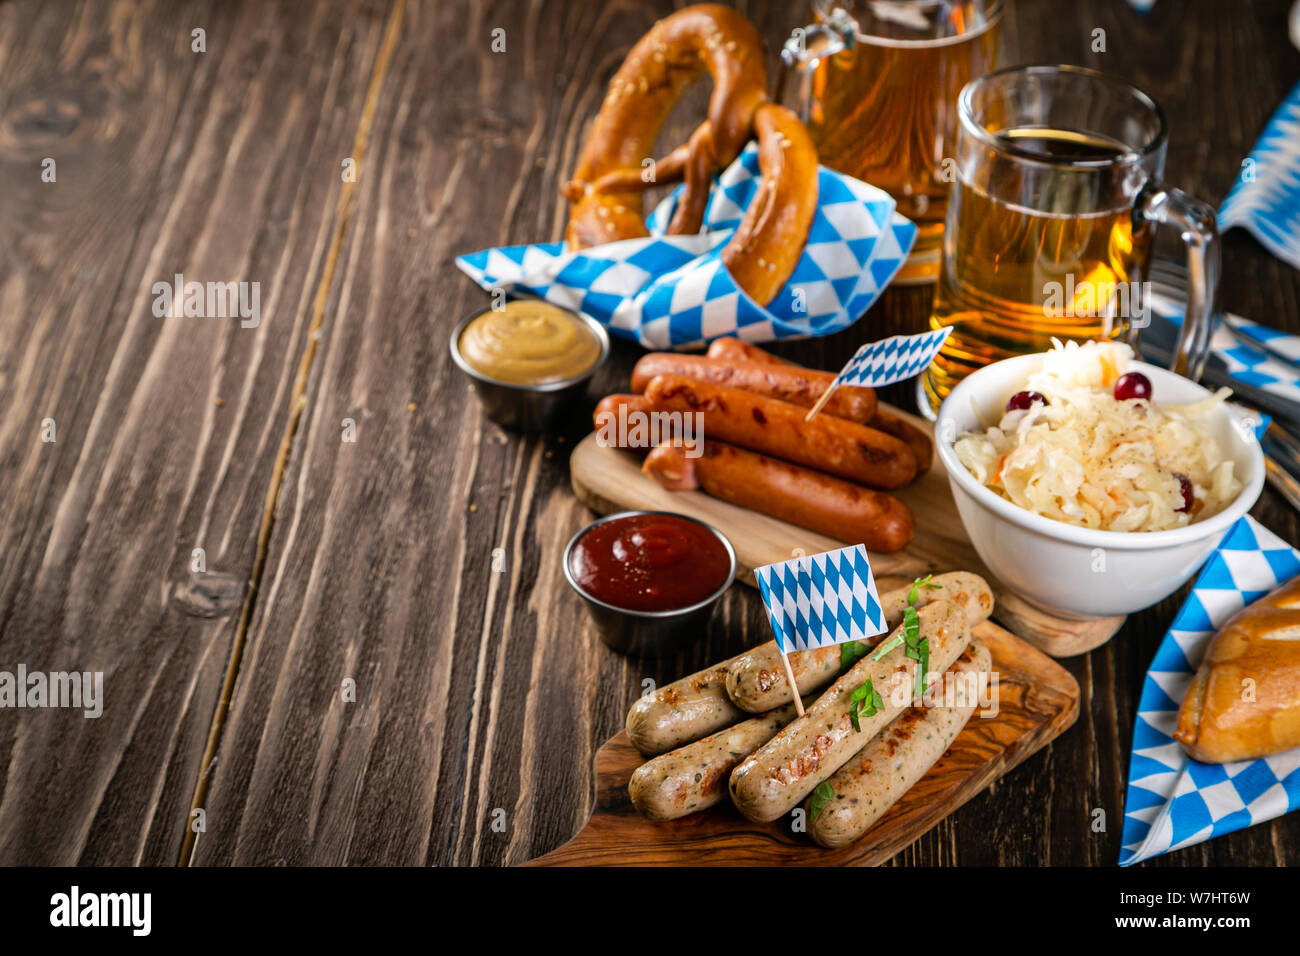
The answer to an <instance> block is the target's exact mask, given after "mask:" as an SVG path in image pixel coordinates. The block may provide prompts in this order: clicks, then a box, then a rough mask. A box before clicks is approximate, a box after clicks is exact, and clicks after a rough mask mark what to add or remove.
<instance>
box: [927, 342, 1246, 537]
mask: <svg viewBox="0 0 1300 956" xmlns="http://www.w3.org/2000/svg"><path fill="white" fill-rule="evenodd" d="M1054 345H1055V347H1054V348H1053V349H1052V351H1051V352H1049V353H1047V355H1046V357H1045V359H1044V361H1043V365H1042V368H1041V370H1040V371H1038V372H1036V373H1034V374H1033V375H1031V376H1030V378H1029V380H1028V381H1027V382H1026V383H1025V385H1024V388H1025V390H1026V391H1030V392H1037V393H1039V394H1040V395H1041V396H1043V397H1044V398H1046V400H1047V401H1046V404H1044V403H1042V402H1037V401H1035V402H1034V403H1033V404H1032V405H1030V407H1029V408H1027V409H1024V410H1016V411H1008V412H1006V413H1005V414H1004V415H1003V416H1002V419H1001V421H999V422H998V423H997V424H996V425H994V426H993V427H991V428H989V429H987V430H986V431H983V432H974V431H971V432H966V433H964V434H962V435H960V436H959V437H958V439H957V441H956V442H955V443H954V445H953V450H954V451H955V452H956V454H957V457H958V459H959V460H960V461H961V463H962V464H963V465H965V466H966V468H967V469H969V470H970V473H971V474H972V475H974V476H975V478H976V480H977V481H979V482H980V483H981V484H983V485H984V486H985V487H987V488H990V489H992V490H993V491H994V492H996V493H997V494H999V495H1001V496H1002V497H1003V498H1005V499H1007V500H1008V501H1010V502H1012V503H1013V504H1016V505H1019V506H1020V507H1021V508H1024V509H1026V510H1028V511H1032V512H1033V513H1034V514H1039V515H1043V516H1044V517H1047V518H1053V519H1055V520H1057V521H1064V522H1066V523H1067V524H1072V525H1077V526H1079V527H1082V528H1095V529H1098V530H1104V531H1166V530H1168V529H1170V528H1181V527H1183V526H1184V525H1187V524H1190V523H1191V522H1193V521H1197V520H1200V519H1203V518H1207V517H1209V516H1210V515H1212V514H1215V513H1216V512H1218V511H1220V510H1222V509H1223V508H1224V507H1226V506H1227V504H1228V503H1229V502H1230V501H1232V499H1233V498H1235V497H1236V496H1237V494H1238V493H1239V492H1240V491H1241V482H1240V480H1239V479H1238V478H1237V477H1236V475H1234V474H1233V466H1234V462H1233V461H1232V459H1230V458H1227V457H1225V456H1224V455H1223V453H1222V452H1221V450H1220V448H1219V444H1218V442H1217V441H1215V439H1214V438H1213V437H1211V435H1210V434H1209V432H1208V430H1207V429H1206V428H1205V427H1204V425H1203V421H1204V416H1205V415H1206V414H1207V413H1208V412H1210V411H1211V410H1212V409H1214V408H1217V407H1218V406H1219V405H1220V404H1221V403H1222V402H1223V401H1224V400H1225V399H1226V398H1227V397H1228V396H1229V395H1231V394H1232V392H1231V390H1230V389H1226V388H1221V389H1219V390H1218V392H1216V393H1215V394H1213V395H1211V396H1209V397H1207V398H1205V399H1204V400H1202V401H1199V402H1196V403H1195V404H1192V405H1164V404H1160V403H1159V401H1158V399H1159V394H1158V393H1157V394H1154V395H1152V397H1151V398H1150V399H1145V398H1137V399H1127V400H1123V401H1120V400H1117V399H1116V398H1115V397H1114V394H1113V389H1114V386H1115V382H1116V380H1117V379H1118V378H1119V377H1120V376H1121V375H1123V374H1125V372H1126V371H1127V369H1128V364H1129V361H1130V360H1131V359H1132V357H1133V351H1132V349H1130V348H1129V347H1128V346H1127V345H1124V344H1123V343H1119V342H1088V343H1085V344H1083V345H1079V344H1077V343H1074V342H1071V343H1067V344H1065V345H1062V344H1061V343H1060V342H1055V343H1054ZM1184 479H1185V480H1186V482H1185V481H1184ZM1189 487H1190V492H1191V497H1192V500H1191V501H1190V502H1189V501H1188V500H1187V497H1186V496H1185V494H1184V492H1185V491H1187V490H1188V489H1189Z"/></svg>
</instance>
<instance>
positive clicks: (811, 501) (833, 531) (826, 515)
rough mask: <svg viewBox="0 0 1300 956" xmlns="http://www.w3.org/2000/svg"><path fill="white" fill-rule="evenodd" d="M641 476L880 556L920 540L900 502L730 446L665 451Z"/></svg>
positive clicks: (650, 458)
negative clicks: (691, 452) (696, 453)
mask: <svg viewBox="0 0 1300 956" xmlns="http://www.w3.org/2000/svg"><path fill="white" fill-rule="evenodd" d="M706 428H707V426H706ZM641 470H642V471H644V472H645V473H646V474H647V475H650V476H651V477H652V478H654V479H655V480H656V481H658V482H659V484H661V485H662V486H663V487H665V488H667V489H668V490H669V491H681V490H689V489H692V488H696V487H699V488H701V489H703V490H704V491H705V492H707V493H708V494H710V495H712V496H713V497H715V498H721V499H722V500H723V501H730V502H731V503H732V504H734V505H739V506H740V507H742V508H749V509H751V510H753V511H758V512H760V513H762V514H766V515H771V516H772V517H773V518H779V519H780V520H781V521H788V522H790V523H791V524H796V525H798V526H799V527H801V528H808V529H809V530H811V531H816V532H817V533H819V534H824V535H827V536H828V537H832V538H838V539H839V540H841V541H848V542H852V543H854V544H856V543H859V542H860V543H862V544H864V545H866V547H868V548H870V549H871V550H872V551H899V550H901V549H902V548H904V547H906V546H907V543H908V542H909V541H911V540H912V511H911V509H910V508H908V507H907V505H906V504H904V503H903V502H902V501H900V500H898V499H897V498H895V497H894V496H893V495H891V494H888V493H887V492H883V491H872V490H871V489H869V488H863V487H861V486H859V485H855V484H853V483H852V482H849V481H844V480H843V479H841V478H835V477H832V476H830V475H824V474H822V473H821V472H818V471H813V470H811V469H809V468H803V467H800V466H799V465H792V464H790V463H789V462H785V461H779V460H777V459H774V458H769V457H767V456H766V455H760V454H756V453H755V452H752V451H746V450H745V449H743V448H737V447H736V446H734V445H728V444H726V443H724V442H719V441H705V443H704V454H703V456H702V457H700V458H698V459H692V458H689V457H688V456H687V455H686V452H685V451H684V450H683V449H682V448H681V447H679V446H676V445H660V446H659V447H658V448H656V449H654V450H653V451H652V452H650V454H649V455H648V456H647V457H646V460H645V465H644V466H643V467H642V469H641Z"/></svg>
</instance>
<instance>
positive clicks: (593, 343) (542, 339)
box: [460, 299, 600, 385]
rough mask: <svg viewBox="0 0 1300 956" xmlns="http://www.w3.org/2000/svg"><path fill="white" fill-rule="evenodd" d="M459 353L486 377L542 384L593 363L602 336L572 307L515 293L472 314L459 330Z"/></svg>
mask: <svg viewBox="0 0 1300 956" xmlns="http://www.w3.org/2000/svg"><path fill="white" fill-rule="evenodd" d="M460 354H461V355H462V356H463V357H464V359H465V361H466V362H467V363H468V364H469V366H470V367H471V368H472V369H474V370H475V371H476V372H478V373H479V374H480V375H484V376H486V377H487V378H491V379H495V380H496V381H498V382H508V383H509V384H511V385H544V384H546V383H548V382H561V381H564V380H565V379H569V378H574V377H575V376H577V375H581V374H582V373H583V372H585V371H587V370H588V369H590V368H591V367H592V366H593V365H595V364H596V362H597V361H599V359H600V340H599V339H598V338H597V337H596V334H595V333H594V332H592V331H591V329H590V328H588V327H587V324H586V323H585V322H583V321H582V320H581V319H579V318H578V317H577V316H576V315H574V314H573V313H572V312H567V311H565V310H564V309H561V308H557V307H556V306H553V305H551V304H550V303H547V302H542V301H541V300H539V299H516V300H514V301H513V302H507V303H506V305H505V308H503V309H501V310H499V311H497V310H489V311H487V312H484V313H483V314H482V315H477V316H475V317H474V318H473V319H471V320H470V323H469V324H468V325H466V326H465V330H464V331H463V332H461V334H460Z"/></svg>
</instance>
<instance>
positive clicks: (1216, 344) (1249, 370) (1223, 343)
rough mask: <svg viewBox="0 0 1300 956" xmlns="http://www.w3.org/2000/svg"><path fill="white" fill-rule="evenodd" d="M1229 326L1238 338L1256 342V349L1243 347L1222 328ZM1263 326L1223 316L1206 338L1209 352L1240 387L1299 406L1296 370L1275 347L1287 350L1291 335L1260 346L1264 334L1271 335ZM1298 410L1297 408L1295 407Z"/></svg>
mask: <svg viewBox="0 0 1300 956" xmlns="http://www.w3.org/2000/svg"><path fill="white" fill-rule="evenodd" d="M1227 324H1231V325H1232V327H1233V328H1236V329H1239V330H1240V331H1241V334H1242V336H1244V337H1246V338H1248V339H1250V340H1251V341H1252V342H1258V343H1260V348H1254V347H1253V346H1250V345H1247V344H1246V343H1245V342H1243V341H1242V340H1241V338H1239V337H1237V336H1234V335H1233V334H1232V331H1231V329H1229V328H1226V327H1225V325H1227ZM1274 331H1275V330H1273V329H1269V328H1267V327H1266V326H1262V325H1259V324H1258V323H1256V322H1250V321H1248V320H1246V319H1236V321H1233V320H1232V319H1231V318H1230V317H1228V316H1224V317H1223V323H1222V324H1220V325H1219V326H1218V327H1217V328H1216V329H1215V331H1214V335H1213V336H1211V338H1210V350H1211V351H1212V352H1213V353H1214V354H1215V355H1217V356H1218V357H1219V358H1221V359H1222V360H1223V364H1224V366H1225V367H1226V368H1227V370H1228V374H1230V375H1231V376H1232V377H1233V378H1234V379H1236V380H1237V381H1239V382H1241V383H1242V384H1244V385H1252V386H1254V387H1255V388H1258V389H1260V390H1261V391H1265V392H1268V393H1269V394H1271V395H1274V396H1276V397H1277V398H1280V399H1284V400H1286V401H1288V402H1297V403H1300V367H1297V366H1294V365H1292V364H1291V363H1290V362H1289V361H1286V360H1284V359H1282V358H1281V357H1280V356H1279V355H1278V354H1277V352H1275V351H1274V349H1275V348H1290V347H1291V343H1292V341H1293V340H1295V338H1296V337H1295V336H1293V335H1288V334H1287V333H1285V332H1277V333H1276V336H1274V337H1273V338H1272V341H1273V342H1274V346H1273V347H1272V348H1270V347H1269V346H1268V345H1266V344H1264V343H1265V342H1266V341H1268V340H1269V337H1268V335H1267V333H1270V332H1274ZM1298 407H1300V406H1298Z"/></svg>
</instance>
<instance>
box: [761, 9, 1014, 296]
mask: <svg viewBox="0 0 1300 956" xmlns="http://www.w3.org/2000/svg"><path fill="white" fill-rule="evenodd" d="M1002 11H1003V0H814V2H813V4H812V13H813V20H814V23H813V24H812V25H810V26H807V27H803V28H801V29H798V30H795V31H794V34H793V35H792V36H791V38H790V40H789V41H788V42H787V43H786V45H785V48H784V50H783V51H782V54H781V57H782V60H783V61H784V63H785V69H784V70H783V71H782V75H781V80H780V88H779V90H778V93H777V99H778V100H781V101H782V102H785V103H787V105H790V106H791V108H793V109H794V110H795V112H796V113H798V114H799V115H800V118H801V119H802V120H803V121H804V123H805V124H806V125H807V127H808V131H809V132H810V133H811V134H812V138H813V142H814V143H815V144H816V146H817V155H818V158H819V160H820V161H821V163H822V165H824V166H828V167H830V168H831V169H836V170H839V171H840V172H842V173H847V174H848V175H850V176H853V177H855V178H857V179H861V180H862V181H863V182H866V183H870V184H871V185H873V186H878V187H879V188H881V189H883V190H885V191H886V192H888V193H889V194H890V195H891V196H893V197H894V199H895V200H896V201H897V203H898V211H899V212H900V213H901V214H902V215H904V216H906V217H907V218H908V219H910V220H912V221H913V222H914V223H916V225H917V229H918V232H917V238H916V243H915V245H914V246H913V248H912V252H911V255H910V256H909V257H908V261H907V264H906V265H905V266H904V267H903V270H902V271H901V272H900V273H899V275H898V277H897V279H895V281H896V282H902V283H908V282H911V283H920V282H933V281H934V280H935V278H936V277H937V275H938V272H939V252H940V243H941V240H942V237H943V224H944V213H945V207H946V205H947V202H948V189H949V185H950V184H951V182H952V178H953V177H952V170H951V165H952V164H951V160H950V161H949V163H948V165H947V167H945V165H944V160H945V158H946V157H950V156H952V141H951V135H952V132H953V130H954V128H955V117H956V106H957V95H958V93H960V91H961V89H962V87H963V86H965V85H966V84H967V83H968V82H969V81H970V80H972V79H974V78H975V77H977V76H983V75H984V74H985V73H987V72H988V71H989V70H991V69H992V68H993V67H994V65H995V62H994V61H995V58H996V55H997V45H998V35H999V33H1000V27H1001V22H1002ZM792 86H793V87H794V90H793V92H791V90H790V87H792Z"/></svg>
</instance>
